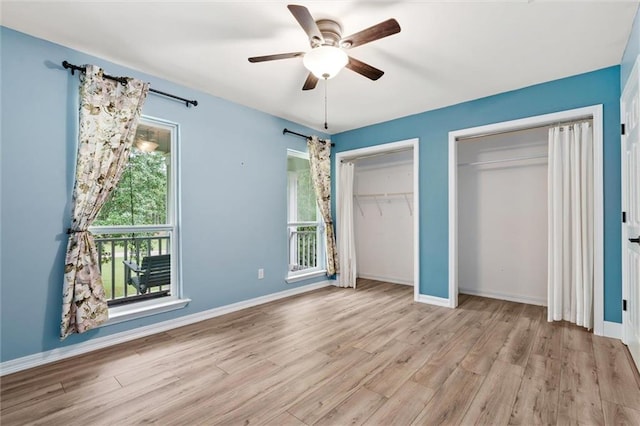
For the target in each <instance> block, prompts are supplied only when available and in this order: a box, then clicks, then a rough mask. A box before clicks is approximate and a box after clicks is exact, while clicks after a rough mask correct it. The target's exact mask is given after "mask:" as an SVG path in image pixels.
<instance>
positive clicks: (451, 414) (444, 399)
mask: <svg viewBox="0 0 640 426" xmlns="http://www.w3.org/2000/svg"><path fill="white" fill-rule="evenodd" d="M482 380H483V377H482V376H480V375H478V374H475V373H471V372H469V371H467V370H465V369H463V368H461V367H460V368H456V370H455V371H454V372H453V373H452V374H451V376H449V378H448V379H447V381H446V382H445V383H444V385H443V386H442V388H441V389H439V390H438V392H437V393H436V394H435V395H434V396H433V398H431V400H430V401H429V402H428V403H427V405H426V406H425V408H424V409H423V410H422V412H421V413H420V415H419V416H418V417H417V418H416V419H415V420H414V421H413V422H412V423H411V424H412V425H424V424H429V425H453V424H459V423H460V422H461V420H462V418H463V417H464V415H465V413H466V411H467V409H468V408H469V406H470V405H471V403H472V402H473V399H474V398H475V396H476V392H477V391H478V389H479V388H480V385H481V384H482Z"/></svg>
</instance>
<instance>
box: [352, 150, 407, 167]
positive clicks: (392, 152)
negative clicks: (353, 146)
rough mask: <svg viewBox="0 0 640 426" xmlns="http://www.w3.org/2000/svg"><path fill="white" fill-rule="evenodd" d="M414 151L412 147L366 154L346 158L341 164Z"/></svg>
mask: <svg viewBox="0 0 640 426" xmlns="http://www.w3.org/2000/svg"><path fill="white" fill-rule="evenodd" d="M412 150H413V147H411V148H400V149H394V150H391V151H385V152H377V153H375V154H364V155H361V156H359V157H351V158H345V159H344V160H340V162H341V163H348V162H350V161H358V160H363V159H365V158H372V157H379V156H381V155H388V154H396V153H398V152H405V151H412Z"/></svg>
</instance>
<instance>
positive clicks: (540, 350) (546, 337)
mask: <svg viewBox="0 0 640 426" xmlns="http://www.w3.org/2000/svg"><path fill="white" fill-rule="evenodd" d="M563 333H564V326H563V324H562V323H561V322H558V321H554V322H549V321H547V317H546V313H543V316H542V320H541V321H540V326H539V327H538V333H537V334H536V337H535V339H534V341H533V348H532V349H531V353H532V354H535V355H542V356H546V357H550V358H555V359H561V357H562V335H563Z"/></svg>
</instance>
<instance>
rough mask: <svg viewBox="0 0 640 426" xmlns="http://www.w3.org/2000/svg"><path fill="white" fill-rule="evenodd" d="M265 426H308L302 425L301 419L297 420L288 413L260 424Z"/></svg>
mask: <svg viewBox="0 0 640 426" xmlns="http://www.w3.org/2000/svg"><path fill="white" fill-rule="evenodd" d="M258 424H261V425H264V426H307V425H306V424H305V423H302V422H301V421H300V420H299V419H297V418H295V416H292V415H291V414H289V413H287V412H286V411H285V412H284V413H282V414H280V415H278V416H277V417H274V418H272V419H269V420H268V421H266V422H264V423H258Z"/></svg>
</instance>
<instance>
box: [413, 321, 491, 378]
mask: <svg viewBox="0 0 640 426" xmlns="http://www.w3.org/2000/svg"><path fill="white" fill-rule="evenodd" d="M482 333H483V332H482V330H480V329H478V328H475V327H465V328H462V329H459V330H458V332H457V333H456V334H455V335H454V336H452V337H451V339H449V341H448V342H447V344H446V345H445V346H444V347H442V349H440V350H439V351H438V352H437V353H436V354H434V355H433V357H431V358H430V359H429V361H428V362H427V363H426V364H425V365H424V366H423V367H422V368H420V369H419V370H418V371H417V372H416V373H415V374H414V375H413V377H412V380H413V381H415V382H417V383H420V384H421V385H424V386H426V387H428V388H431V389H438V388H439V387H440V386H442V384H443V383H444V382H446V381H447V379H448V378H449V376H450V375H451V374H452V373H453V372H454V371H456V370H457V368H458V365H459V364H460V362H461V361H462V360H463V359H464V357H465V356H466V355H467V354H468V352H469V350H470V349H471V348H472V347H473V345H474V344H475V343H476V342H477V340H478V339H479V337H480V336H481V335H482Z"/></svg>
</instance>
